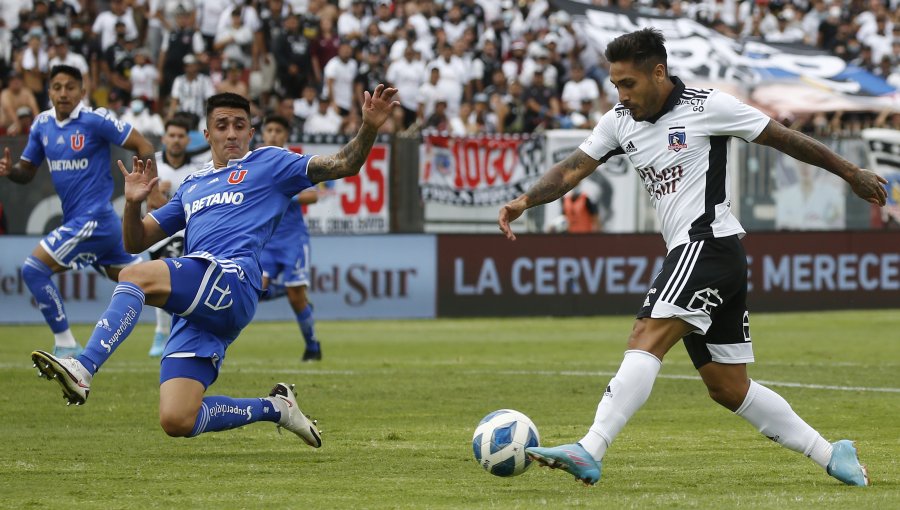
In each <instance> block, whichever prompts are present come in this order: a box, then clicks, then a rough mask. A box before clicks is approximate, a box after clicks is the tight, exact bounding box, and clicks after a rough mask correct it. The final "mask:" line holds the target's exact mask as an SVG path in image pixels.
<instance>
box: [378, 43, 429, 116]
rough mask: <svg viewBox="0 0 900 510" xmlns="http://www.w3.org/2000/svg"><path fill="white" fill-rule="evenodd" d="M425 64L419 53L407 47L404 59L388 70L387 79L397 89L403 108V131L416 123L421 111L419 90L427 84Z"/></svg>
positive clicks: (397, 61) (392, 64)
mask: <svg viewBox="0 0 900 510" xmlns="http://www.w3.org/2000/svg"><path fill="white" fill-rule="evenodd" d="M425 76H426V73H425V63H424V62H422V60H420V59H419V56H418V53H417V52H416V50H415V49H414V48H413V47H412V46H409V45H407V46H406V49H405V51H404V52H403V58H401V59H399V60H395V61H394V62H392V63H391V65H390V66H389V67H388V69H387V74H386V75H385V79H386V80H387V82H388V84H389V85H390V86H392V87H395V88H396V89H397V99H398V100H399V101H400V106H401V108H403V129H406V128H408V127H409V126H410V125H412V124H413V123H414V122H415V121H416V116H417V114H418V110H419V88H420V87H421V86H422V84H423V83H424V82H425Z"/></svg>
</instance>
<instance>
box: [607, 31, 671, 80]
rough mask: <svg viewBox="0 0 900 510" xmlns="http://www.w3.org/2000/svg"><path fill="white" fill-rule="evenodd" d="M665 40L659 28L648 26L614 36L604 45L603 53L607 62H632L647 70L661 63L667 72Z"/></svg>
mask: <svg viewBox="0 0 900 510" xmlns="http://www.w3.org/2000/svg"><path fill="white" fill-rule="evenodd" d="M665 42H666V38H665V36H663V34H662V32H660V31H659V29H656V28H653V27H648V28H644V29H641V30H638V31H636V32H631V33H630V34H625V35H620V36H619V37H616V38H615V39H613V41H612V42H611V43H609V46H607V47H606V52H605V53H604V55H605V56H606V60H607V61H608V62H609V63H613V62H634V65H635V66H637V67H643V68H645V70H647V71H650V70H652V69H653V68H654V67H656V65H657V64H662V65H664V66H666V72H668V67H669V64H668V63H667V54H666V46H665ZM648 64H649V65H648Z"/></svg>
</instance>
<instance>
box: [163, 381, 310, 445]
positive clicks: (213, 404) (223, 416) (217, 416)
mask: <svg viewBox="0 0 900 510" xmlns="http://www.w3.org/2000/svg"><path fill="white" fill-rule="evenodd" d="M167 383H168V382H167ZM176 384H177V382H176ZM292 387H293V385H291V386H288V385H287V384H284V383H278V384H276V385H275V387H274V388H273V389H272V391H271V392H270V393H269V396H267V397H262V398H232V397H226V396H223V395H215V396H207V397H203V400H202V402H201V404H200V410H199V411H198V412H197V416H196V419H195V421H194V425H193V428H191V429H190V431H188V430H187V428H184V429H182V427H181V425H179V424H178V422H180V421H181V420H180V418H178V417H177V416H167V415H165V413H163V412H162V411H161V412H160V421H161V422H162V425H163V429H164V430H165V431H166V433H168V434H169V435H171V436H182V435H183V436H187V437H195V436H198V435H200V434H203V433H206V432H220V431H223V430H231V429H234V428H238V427H243V426H245V425H249V424H251V423H256V422H258V421H269V422H273V423H276V424H277V425H278V430H279V432H280V429H281V428H282V427H283V428H286V429H288V430H289V431H291V432H293V433H294V434H297V436H299V437H300V439H302V440H303V441H304V442H305V443H306V444H308V445H310V446H312V447H314V448H318V447H320V446H322V439H321V437H320V436H319V431H318V429H316V422H315V421H310V420H309V419H308V418H307V417H306V415H304V414H303V411H301V410H300V407H299V406H298V405H297V398H296V397H295V396H294V392H293V391H292V389H291V388H292ZM160 408H161V409H162V408H163V406H162V405H161V406H160Z"/></svg>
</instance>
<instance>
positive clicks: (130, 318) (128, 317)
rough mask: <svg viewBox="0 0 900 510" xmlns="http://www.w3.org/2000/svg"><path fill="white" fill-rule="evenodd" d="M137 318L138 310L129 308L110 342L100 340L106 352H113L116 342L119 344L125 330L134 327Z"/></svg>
mask: <svg viewBox="0 0 900 510" xmlns="http://www.w3.org/2000/svg"><path fill="white" fill-rule="evenodd" d="M137 316H138V312H137V310H135V309H134V308H132V307H130V306H129V307H128V311H127V312H125V315H124V316H123V317H122V322H120V323H119V327H118V328H116V331H115V332H114V333H113V335H112V336H111V337H110V338H109V342H104V341H103V340H100V345H102V346H103V348H104V349H106V352H112V348H113V345H115V344H116V342H118V341H119V339H120V338H122V335H124V334H125V330H126V329H128V328H129V327H130V326H131V325H132V323H134V321H135V319H136V318H137Z"/></svg>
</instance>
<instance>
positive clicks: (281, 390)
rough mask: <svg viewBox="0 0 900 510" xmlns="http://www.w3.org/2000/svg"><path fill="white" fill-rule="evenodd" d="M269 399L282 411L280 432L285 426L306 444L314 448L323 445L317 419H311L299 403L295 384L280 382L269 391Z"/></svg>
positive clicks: (279, 425) (279, 421) (279, 423)
mask: <svg viewBox="0 0 900 510" xmlns="http://www.w3.org/2000/svg"><path fill="white" fill-rule="evenodd" d="M269 400H271V401H272V402H273V404H274V405H275V407H276V408H277V409H278V410H279V411H280V412H281V419H279V420H278V432H279V433H281V428H282V427H284V428H286V429H288V430H290V431H291V432H293V433H294V434H297V436H298V437H300V439H302V440H303V441H304V442H305V443H306V444H308V445H310V446H312V447H313V448H319V447H321V446H322V437H321V436H320V434H321V433H322V432H321V431H320V430H319V429H317V428H316V423H317V422H316V420H310V419H309V418H308V417H307V416H306V415H305V414H303V411H301V410H300V406H298V405H297V397H296V396H294V385H293V384H291V385H290V386H288V385H287V384H285V383H278V384H276V385H275V387H274V388H272V391H270V392H269Z"/></svg>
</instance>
